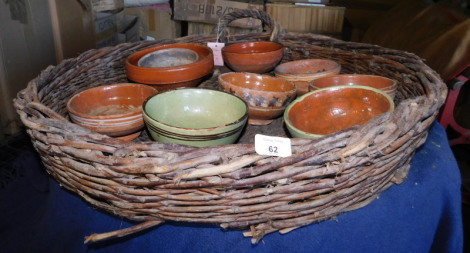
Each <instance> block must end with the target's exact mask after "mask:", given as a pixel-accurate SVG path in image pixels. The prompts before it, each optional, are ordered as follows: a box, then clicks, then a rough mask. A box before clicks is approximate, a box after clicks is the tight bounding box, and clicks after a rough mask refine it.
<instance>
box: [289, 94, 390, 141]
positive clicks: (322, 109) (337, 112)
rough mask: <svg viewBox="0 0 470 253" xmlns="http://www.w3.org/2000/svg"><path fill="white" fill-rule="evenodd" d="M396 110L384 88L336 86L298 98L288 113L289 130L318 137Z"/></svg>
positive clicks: (298, 135) (305, 136)
mask: <svg viewBox="0 0 470 253" xmlns="http://www.w3.org/2000/svg"><path fill="white" fill-rule="evenodd" d="M393 109H394V104H393V100H392V98H391V97H390V96H389V95H387V94H386V93H384V92H382V91H381V90H378V89H374V88H371V87H366V86H360V85H343V86H334V87H329V88H323V89H319V90H315V91H312V92H309V93H307V94H305V95H303V96H302V97H300V98H297V99H296V100H295V101H294V102H292V103H291V104H290V105H289V106H288V107H287V108H286V111H285V112H284V122H285V124H286V127H287V130H288V131H289V133H290V134H291V135H292V136H293V137H296V138H310V139H315V138H319V137H322V136H324V135H327V134H331V133H334V132H337V131H340V130H343V129H346V128H349V127H352V126H355V125H360V124H364V123H366V122H367V121H369V120H370V119H372V118H374V117H376V116H378V115H380V114H382V113H386V112H388V111H391V110H393Z"/></svg>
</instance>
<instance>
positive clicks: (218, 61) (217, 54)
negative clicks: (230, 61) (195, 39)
mask: <svg viewBox="0 0 470 253" xmlns="http://www.w3.org/2000/svg"><path fill="white" fill-rule="evenodd" d="M207 46H208V47H210V48H211V49H212V53H213V54H214V65H215V66H224V58H222V48H223V47H225V43H218V42H207Z"/></svg>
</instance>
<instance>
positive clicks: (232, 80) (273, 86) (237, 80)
mask: <svg viewBox="0 0 470 253" xmlns="http://www.w3.org/2000/svg"><path fill="white" fill-rule="evenodd" d="M219 77H220V81H221V83H223V82H225V83H227V84H229V85H235V86H238V87H242V88H246V89H252V90H260V91H267V92H292V91H295V85H294V84H292V83H290V82H287V81H286V80H283V79H280V78H275V77H272V76H268V75H259V74H255V73H241V72H238V73H237V72H230V73H225V74H222V75H220V76H219Z"/></svg>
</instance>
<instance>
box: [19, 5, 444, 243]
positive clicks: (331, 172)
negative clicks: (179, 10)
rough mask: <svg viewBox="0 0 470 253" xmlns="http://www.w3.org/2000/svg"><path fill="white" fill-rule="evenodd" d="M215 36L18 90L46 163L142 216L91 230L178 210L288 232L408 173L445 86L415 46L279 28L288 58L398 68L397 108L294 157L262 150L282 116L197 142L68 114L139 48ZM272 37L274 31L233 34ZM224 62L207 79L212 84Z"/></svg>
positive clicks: (114, 78) (107, 57)
mask: <svg viewBox="0 0 470 253" xmlns="http://www.w3.org/2000/svg"><path fill="white" fill-rule="evenodd" d="M240 16H243V17H244V16H248V17H257V18H260V19H262V21H264V22H265V23H268V25H269V26H271V27H272V20H269V17H266V14H265V13H264V12H262V11H248V12H243V11H240V12H237V13H232V14H231V16H229V17H228V20H230V19H234V18H238V17H240ZM266 19H267V22H266ZM226 22H228V21H226ZM270 22H271V24H269V23H270ZM217 37H218V36H217V35H196V36H187V37H182V38H178V39H175V40H159V41H151V42H150V41H143V42H137V43H126V44H120V45H118V46H115V47H107V48H102V49H95V50H90V51H87V52H85V53H83V54H81V55H80V56H79V57H77V58H74V59H67V60H65V61H63V62H61V63H60V64H58V65H57V66H50V67H48V68H47V69H46V70H44V71H43V72H42V73H41V74H40V75H39V76H38V77H37V78H36V79H34V80H32V81H31V82H30V83H29V84H28V86H27V88H26V89H24V90H22V91H21V92H19V93H18V96H17V98H16V99H15V101H14V104H15V107H16V109H17V112H18V113H19V115H20V117H21V120H22V122H23V123H24V125H25V126H26V128H27V132H28V134H29V136H30V137H31V140H32V143H33V145H34V147H35V149H36V150H37V152H38V153H39V154H40V156H41V158H42V162H43V164H44V165H45V167H46V169H47V171H48V173H49V174H51V175H52V176H53V177H54V178H55V179H56V180H57V181H58V182H59V183H60V184H61V185H62V186H63V187H65V188H66V189H68V190H70V191H72V192H74V193H76V194H78V195H80V196H81V197H82V198H83V199H84V200H86V201H87V202H89V203H90V204H91V205H93V206H96V207H98V208H100V209H103V210H106V211H108V212H110V213H113V214H116V215H119V216H123V217H126V218H128V219H130V220H134V221H138V222H140V224H139V225H136V226H134V227H130V228H127V229H124V230H120V231H114V232H110V233H105V234H95V235H92V236H90V237H88V239H87V240H88V241H99V240H103V239H107V238H112V237H116V236H123V235H126V234H130V233H133V232H136V231H139V230H142V229H145V228H148V227H152V226H155V225H158V224H160V223H162V222H164V221H165V220H173V221H183V222H204V223H217V224H220V226H222V227H223V228H234V229H247V231H246V232H245V233H244V235H245V236H250V237H252V242H254V243H256V242H258V241H259V240H260V239H261V238H262V237H263V236H264V235H266V234H268V233H271V232H275V231H279V232H282V233H284V232H288V231H290V230H292V229H295V228H298V227H301V226H305V225H308V224H311V223H315V222H319V221H322V220H325V219H330V218H332V217H334V216H336V215H338V214H340V213H343V212H347V211H350V210H354V209H357V208H360V207H363V206H365V205H367V204H368V203H369V202H370V201H372V200H374V199H375V198H376V197H377V196H378V194H380V193H381V192H382V191H384V190H386V189H387V188H389V187H390V186H392V185H393V184H397V183H401V182H403V180H405V179H406V176H407V174H408V170H409V168H410V160H411V159H412V157H413V155H414V153H415V151H416V149H417V148H419V147H420V146H421V145H422V144H423V143H424V142H425V140H426V137H427V133H428V129H429V127H430V125H431V124H432V123H433V122H434V120H435V117H436V115H437V113H438V110H439V108H440V106H441V105H442V104H443V102H444V101H445V97H446V94H447V89H446V86H445V85H444V83H443V82H442V80H441V79H440V77H439V75H438V74H437V73H436V72H435V71H433V70H432V69H430V68H429V67H428V66H427V65H426V64H424V63H423V60H422V59H420V58H419V57H417V56H416V55H414V54H411V53H407V52H402V51H397V50H392V49H387V48H382V47H379V46H375V45H369V44H362V43H354V42H345V41H341V40H337V39H334V38H331V37H327V36H321V35H314V34H292V33H279V35H277V36H276V38H275V39H276V40H277V41H278V42H280V43H282V44H283V45H284V47H285V55H284V58H283V60H282V61H283V62H286V61H291V60H299V59H306V58H327V59H333V60H336V61H338V62H339V63H340V64H341V66H342V73H358V74H376V75H382V76H386V77H389V78H392V79H396V80H397V81H398V83H399V85H398V86H399V87H398V91H397V95H396V97H395V104H396V108H395V110H394V111H393V112H389V113H386V114H383V115H380V116H378V117H376V118H374V119H373V120H371V121H369V122H367V123H366V124H364V125H360V126H354V127H352V128H349V129H346V130H343V131H340V132H337V133H334V134H330V135H327V136H325V137H323V138H321V139H317V140H310V139H292V140H291V141H292V152H293V154H292V156H289V157H271V156H263V155H258V154H257V153H256V152H255V148H254V144H253V138H252V135H253V134H254V133H257V132H261V133H266V134H270V135H278V136H285V131H284V129H283V128H282V121H278V122H277V123H276V122H275V123H273V124H272V125H270V126H269V127H264V128H263V127H259V128H256V127H254V126H249V127H248V129H247V130H246V133H245V134H244V136H243V137H242V139H241V141H240V142H239V143H237V144H233V145H226V146H215V147H206V148H196V147H188V146H182V145H174V144H164V143H158V142H153V141H151V140H150V139H149V138H148V136H147V135H145V134H144V135H143V136H141V137H140V138H139V139H137V140H135V141H133V142H130V143H126V142H124V141H121V140H118V139H115V138H111V137H108V136H105V135H101V134H98V133H95V132H91V131H89V130H87V129H85V128H82V127H80V126H78V125H76V124H73V123H72V122H71V121H70V120H69V119H68V115H67V111H66V107H65V104H66V102H67V101H68V99H69V98H71V97H72V96H73V95H74V94H75V93H77V92H80V91H82V90H85V89H88V88H91V87H95V86H98V85H103V84H111V83H120V82H128V80H127V79H126V72H125V68H124V60H125V58H126V57H127V56H128V55H130V54H131V53H133V52H136V51H137V50H141V49H144V48H147V47H151V46H156V45H161V44H168V43H179V42H185V43H206V42H213V41H215V40H216V38H217ZM270 37H272V34H270V33H268V32H267V33H252V34H234V35H230V36H227V37H226V39H227V40H228V41H229V42H238V41H250V40H269V39H270ZM218 73H220V71H215V72H214V76H212V77H211V78H210V79H209V80H207V81H206V82H207V83H208V84H210V83H211V82H212V83H213V82H214V80H216V78H217V74H218ZM209 86H210V85H209ZM279 122H281V123H279Z"/></svg>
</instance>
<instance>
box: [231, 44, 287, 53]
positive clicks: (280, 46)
mask: <svg viewBox="0 0 470 253" xmlns="http://www.w3.org/2000/svg"><path fill="white" fill-rule="evenodd" d="M242 44H273V45H278V46H279V48H276V49H274V50H270V51H263V52H257V53H244V52H232V51H227V50H230V49H231V48H233V47H235V46H238V45H242ZM283 49H284V45H283V44H281V43H279V42H275V41H242V42H234V43H231V44H229V45H226V46H225V47H223V48H222V53H223V54H234V55H235V54H236V55H251V54H265V53H272V52H277V51H280V50H283Z"/></svg>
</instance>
